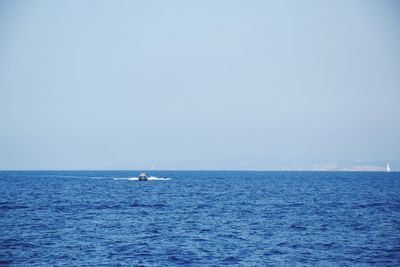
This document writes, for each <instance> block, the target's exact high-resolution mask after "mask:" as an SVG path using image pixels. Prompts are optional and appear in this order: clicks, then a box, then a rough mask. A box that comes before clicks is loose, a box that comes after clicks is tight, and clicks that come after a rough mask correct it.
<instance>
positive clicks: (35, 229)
mask: <svg viewBox="0 0 400 267" xmlns="http://www.w3.org/2000/svg"><path fill="white" fill-rule="evenodd" d="M150 174H152V175H154V176H159V177H160V176H161V177H170V178H171V180H170V181H148V182H139V181H129V180H114V178H115V177H120V178H124V177H125V178H126V177H131V176H134V175H137V173H136V172H134V173H129V172H126V171H118V172H108V171H100V172H96V171H87V172H76V171H75V172H70V171H66V172H58V171H57V172H0V265H11V266H62V265H65V266H82V265H85V266H119V265H126V266H138V265H141V266H175V265H186V266H199V265H213V266H223V265H226V266H231V265H240V266H282V265H286V266H293V265H300V266H302V265H305V266H309V265H318V266H330V265H332V266H337V265H340V266H353V265H362V266H368V265H374V266H396V265H397V266H399V265H400V173H361V172H360V173H355V172H213V171H209V172H207V171H198V172H161V171H159V172H155V171H154V172H150Z"/></svg>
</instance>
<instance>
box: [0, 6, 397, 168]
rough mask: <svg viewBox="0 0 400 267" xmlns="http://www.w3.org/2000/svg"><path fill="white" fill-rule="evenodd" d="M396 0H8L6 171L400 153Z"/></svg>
mask: <svg viewBox="0 0 400 267" xmlns="http://www.w3.org/2000/svg"><path fill="white" fill-rule="evenodd" d="M399 48H400V4H398V2H397V3H396V1H377V0H376V1H368V0H360V1H351V0H342V1H264V0H260V1H244V0H243V1H218V0H217V1H211V0H210V1H203V0H202V1H186V0H182V1H111V0H110V1H94V0H93V1H44V0H43V1H4V0H3V1H1V2H0V169H146V168H150V167H151V166H152V165H154V166H155V168H158V169H276V168H281V167H282V166H286V165H287V166H289V165H290V164H300V165H301V164H303V163H305V162H325V161H328V162H331V161H333V162H337V161H341V162H343V161H354V160H365V161H377V160H383V161H398V160H400V119H399V118H400V117H399V116H400V115H399V114H400V49H399Z"/></svg>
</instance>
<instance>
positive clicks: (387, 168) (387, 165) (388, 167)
mask: <svg viewBox="0 0 400 267" xmlns="http://www.w3.org/2000/svg"><path fill="white" fill-rule="evenodd" d="M386 172H391V170H390V166H389V163H388V164H386Z"/></svg>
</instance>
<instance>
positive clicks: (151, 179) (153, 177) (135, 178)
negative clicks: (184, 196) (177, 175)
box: [114, 176, 171, 181]
mask: <svg viewBox="0 0 400 267" xmlns="http://www.w3.org/2000/svg"><path fill="white" fill-rule="evenodd" d="M114 180H129V181H139V177H121V178H114ZM169 180H171V178H162V177H155V176H150V177H148V178H147V181H169Z"/></svg>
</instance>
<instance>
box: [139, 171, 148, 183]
mask: <svg viewBox="0 0 400 267" xmlns="http://www.w3.org/2000/svg"><path fill="white" fill-rule="evenodd" d="M148 179H149V176H147V174H146V173H144V172H142V173H140V174H139V181H147V180H148Z"/></svg>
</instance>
